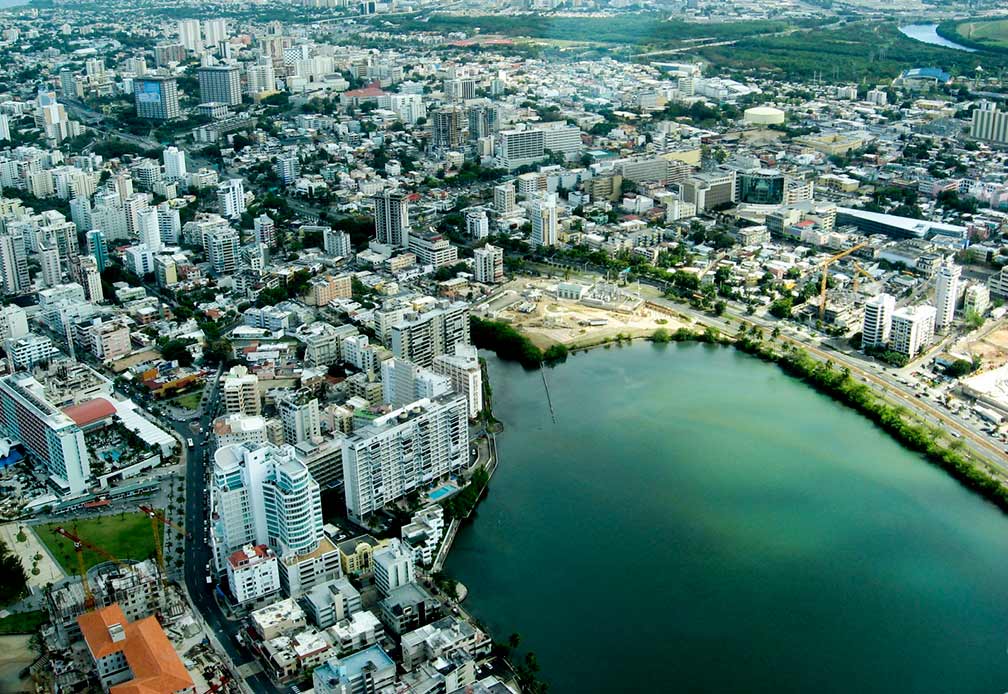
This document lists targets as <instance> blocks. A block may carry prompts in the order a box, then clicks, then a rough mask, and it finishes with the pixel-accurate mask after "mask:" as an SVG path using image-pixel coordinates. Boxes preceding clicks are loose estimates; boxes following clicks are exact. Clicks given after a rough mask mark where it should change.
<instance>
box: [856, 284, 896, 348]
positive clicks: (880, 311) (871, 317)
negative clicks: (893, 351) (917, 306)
mask: <svg viewBox="0 0 1008 694" xmlns="http://www.w3.org/2000/svg"><path fill="white" fill-rule="evenodd" d="M895 310H896V298H895V297H893V296H890V295H889V294H879V295H878V296H875V297H872V298H871V299H869V300H868V301H866V302H865V314H864V324H863V326H862V328H861V347H862V348H864V349H867V348H871V347H885V346H886V345H887V344H888V343H889V332H890V330H891V328H892V316H893V311H895Z"/></svg>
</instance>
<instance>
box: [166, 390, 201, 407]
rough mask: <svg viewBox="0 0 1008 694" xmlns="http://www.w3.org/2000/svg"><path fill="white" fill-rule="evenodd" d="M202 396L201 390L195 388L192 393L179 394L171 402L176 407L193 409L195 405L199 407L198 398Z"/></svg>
mask: <svg viewBox="0 0 1008 694" xmlns="http://www.w3.org/2000/svg"><path fill="white" fill-rule="evenodd" d="M202 398H203V391H202V390H197V391H195V392H192V393H186V394H185V395H180V396H179V397H177V398H175V399H174V400H172V401H171V402H172V404H173V405H175V406H176V407H184V408H185V409H187V410H195V409H196V408H197V407H199V404H200V400H201V399H202Z"/></svg>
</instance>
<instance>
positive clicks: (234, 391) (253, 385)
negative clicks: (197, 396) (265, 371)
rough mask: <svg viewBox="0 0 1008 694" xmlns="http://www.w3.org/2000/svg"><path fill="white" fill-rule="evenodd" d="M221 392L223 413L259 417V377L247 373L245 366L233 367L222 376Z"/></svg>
mask: <svg viewBox="0 0 1008 694" xmlns="http://www.w3.org/2000/svg"><path fill="white" fill-rule="evenodd" d="M221 392H222V393H223V398H224V411H225V412H227V413H228V414H244V415H249V416H253V415H260V414H262V398H260V397H259V377H258V376H256V375H255V374H254V373H249V370H248V367H246V366H241V365H238V366H233V367H231V370H230V371H228V372H227V373H226V374H224V376H223V384H222V386H221Z"/></svg>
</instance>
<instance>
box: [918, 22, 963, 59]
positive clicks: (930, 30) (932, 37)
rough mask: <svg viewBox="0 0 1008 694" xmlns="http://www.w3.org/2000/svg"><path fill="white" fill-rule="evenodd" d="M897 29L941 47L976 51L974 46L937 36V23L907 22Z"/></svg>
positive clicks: (923, 41)
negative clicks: (970, 46)
mask: <svg viewBox="0 0 1008 694" xmlns="http://www.w3.org/2000/svg"><path fill="white" fill-rule="evenodd" d="M899 30H900V33H901V34H903V35H904V36H907V37H909V38H911V39H914V40H915V41H920V42H922V43H930V44H931V45H932V46H941V47H942V48H954V49H955V50H957V51H966V52H967V53H976V49H974V48H967V47H966V46H964V45H962V44H961V43H956V42H955V41H949V40H948V39H947V38H945V37H943V36H939V35H938V25H937V24H908V25H906V26H902V27H900V28H899Z"/></svg>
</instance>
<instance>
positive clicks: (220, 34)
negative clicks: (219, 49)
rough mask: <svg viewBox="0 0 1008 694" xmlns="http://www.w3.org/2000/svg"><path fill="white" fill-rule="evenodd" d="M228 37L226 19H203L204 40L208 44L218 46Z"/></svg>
mask: <svg viewBox="0 0 1008 694" xmlns="http://www.w3.org/2000/svg"><path fill="white" fill-rule="evenodd" d="M227 38H228V23H227V20H226V19H207V20H204V21H203V42H204V44H205V45H207V46H216V45H217V44H218V43H220V42H221V41H226V40H227Z"/></svg>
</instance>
